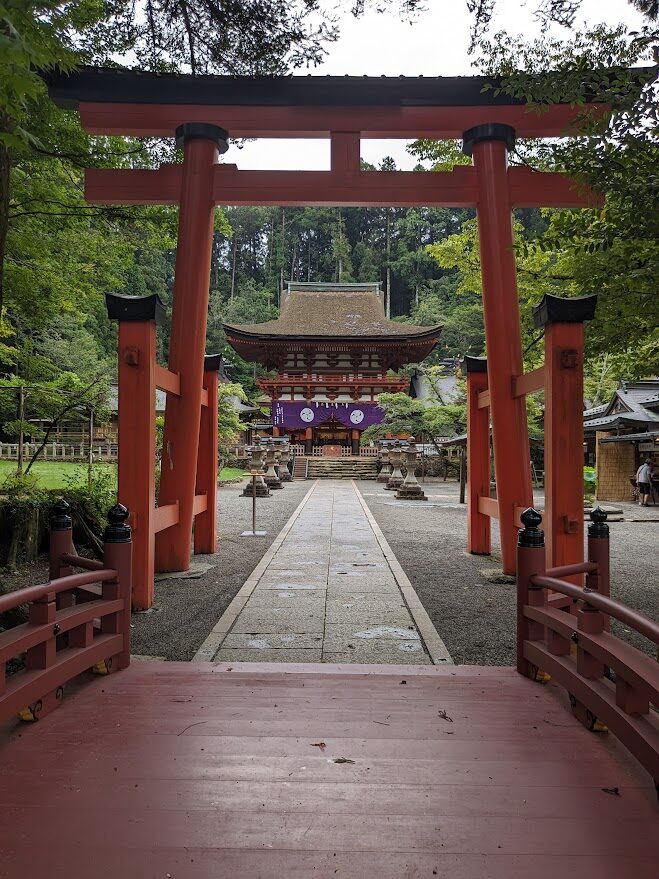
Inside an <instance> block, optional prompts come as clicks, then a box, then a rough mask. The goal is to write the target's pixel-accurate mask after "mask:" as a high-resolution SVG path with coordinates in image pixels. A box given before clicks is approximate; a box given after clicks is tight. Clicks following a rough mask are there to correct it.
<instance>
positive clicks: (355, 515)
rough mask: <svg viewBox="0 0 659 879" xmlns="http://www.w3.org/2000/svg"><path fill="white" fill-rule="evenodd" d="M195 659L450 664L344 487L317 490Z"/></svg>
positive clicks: (325, 484)
mask: <svg viewBox="0 0 659 879" xmlns="http://www.w3.org/2000/svg"><path fill="white" fill-rule="evenodd" d="M431 656H432V659H431ZM195 659H196V660H215V661H223V662H231V661H236V662H238V661H270V662H360V663H404V664H409V663H414V664H430V663H431V662H433V661H434V662H436V663H446V662H450V661H451V660H450V657H449V656H448V653H447V652H446V649H445V647H444V645H443V642H442V641H441V639H440V638H439V636H438V635H437V632H436V631H435V629H434V627H433V626H432V623H431V622H430V620H429V618H428V617H427V614H426V613H425V611H424V610H423V608H422V606H421V604H420V602H419V600H418V598H417V596H416V593H415V592H414V590H413V589H412V587H411V585H410V583H409V580H407V577H406V576H405V574H404V573H403V571H402V569H401V568H400V565H398V563H397V562H396V560H395V557H394V556H393V553H392V552H391V550H390V548H389V546H388V544H387V542H386V540H385V539H384V537H383V535H382V533H381V532H380V530H379V528H378V526H377V524H376V523H375V521H374V520H373V519H372V517H371V516H370V513H368V512H367V508H366V506H365V505H364V504H363V503H362V501H361V497H360V495H359V493H358V491H357V489H356V487H355V485H354V483H353V482H351V481H347V480H331V481H329V480H328V481H319V482H317V483H315V484H314V486H313V487H312V489H311V491H310V492H309V494H308V495H307V496H306V497H305V499H304V500H303V502H302V504H301V505H300V507H299V508H298V509H297V510H296V512H295V513H294V514H293V517H292V518H291V520H289V522H288V523H287V525H286V526H285V527H284V529H283V531H282V532H281V534H280V535H279V537H278V538H277V540H276V541H275V543H274V544H273V546H272V547H271V550H270V551H269V552H268V554H266V556H265V557H264V560H263V563H262V564H261V565H259V566H258V567H257V569H256V570H255V572H254V574H253V575H252V577H251V578H250V580H248V582H247V583H246V584H245V585H244V586H243V588H242V589H241V590H240V592H239V593H238V595H237V596H236V598H235V599H234V601H233V602H232V604H231V605H230V606H229V607H228V608H227V610H226V612H225V613H224V615H223V616H222V618H221V619H220V621H219V622H218V624H217V625H216V626H215V628H214V629H213V632H212V633H211V634H210V635H209V637H208V638H207V639H206V641H205V642H204V644H203V645H202V647H201V648H200V650H199V651H198V653H197V656H196V657H195Z"/></svg>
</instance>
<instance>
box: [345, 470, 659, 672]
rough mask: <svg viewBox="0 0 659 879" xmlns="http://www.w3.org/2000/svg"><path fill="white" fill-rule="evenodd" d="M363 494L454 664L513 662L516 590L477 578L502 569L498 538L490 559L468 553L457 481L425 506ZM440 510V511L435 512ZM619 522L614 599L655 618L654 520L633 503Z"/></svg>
mask: <svg viewBox="0 0 659 879" xmlns="http://www.w3.org/2000/svg"><path fill="white" fill-rule="evenodd" d="M359 490H360V491H361V493H362V495H363V496H364V499H365V501H366V502H367V504H368V506H369V508H370V510H371V512H372V513H373V516H374V517H375V519H376V521H377V523H378V525H379V526H380V528H381V529H382V531H383V532H384V535H385V537H386V538H387V540H388V541H389V544H390V545H391V548H392V549H393V551H394V553H395V554H396V557H397V558H398V561H399V562H400V564H401V565H402V567H403V569H404V571H405V573H406V574H407V576H408V577H409V578H410V580H411V581H412V585H413V586H414V588H415V589H416V591H417V593H418V595H419V598H420V599H421V601H422V603H423V606H424V607H425V609H426V611H427V612H428V614H429V616H430V618H431V620H432V621H433V623H434V625H435V628H436V629H437V631H438V632H439V634H440V636H441V637H442V638H443V639H444V642H445V644H446V646H447V647H448V650H449V652H450V654H451V656H452V657H453V660H454V661H455V662H456V663H461V664H467V665H512V664H513V662H514V658H515V640H514V639H515V587H514V585H511V584H496V583H492V582H489V581H488V580H486V579H485V578H484V576H483V574H482V572H483V571H487V570H488V569H490V570H492V569H494V568H497V567H500V565H501V561H500V557H499V555H498V553H499V551H500V550H499V533H498V526H497V523H496V521H493V523H492V524H493V527H492V550H493V554H492V555H491V556H472V555H468V554H467V553H466V552H465V541H466V535H467V514H466V507H465V506H461V505H460V504H459V503H458V487H457V484H456V483H454V482H435V483H427V484H426V486H425V491H426V494H427V495H428V502H427V503H423V502H417V503H416V504H414V506H412V505H411V502H410V505H406V504H405V502H404V501H398V502H396V501H395V498H392V497H390V493H389V492H385V491H384V490H383V488H382V487H381V486H380V485H378V484H377V483H373V482H360V483H359ZM435 504H437V506H435ZM614 506H622V507H623V508H624V513H625V518H626V519H627V521H624V522H612V523H611V526H610V527H611V595H612V597H613V598H618V599H620V600H621V601H623V602H625V603H626V604H629V605H630V606H631V607H634V608H636V609H637V610H640V611H642V612H643V613H645V614H646V615H648V616H650V617H654V618H656V617H657V615H658V611H659V523H658V522H651V521H643V522H632V521H629V519H630V518H632V517H645V516H647V517H652V518H655V519H656V518H659V508H657V509H656V511H654V510H653V508H649V509H648V510H647V511H641V510H639V508H638V507H634V506H632V505H631V504H615V505H614ZM615 630H616V633H617V634H618V635H620V636H621V637H623V638H625V639H627V640H629V641H630V642H631V643H633V644H635V645H636V646H638V647H640V648H641V649H646V650H647V651H648V652H649V653H652V650H650V648H649V646H648V642H646V641H645V639H643V638H641V637H640V636H637V635H636V634H635V633H633V632H629V630H627V629H626V628H625V627H623V626H620V625H617V624H616V628H615Z"/></svg>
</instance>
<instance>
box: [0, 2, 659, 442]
mask: <svg viewBox="0 0 659 879" xmlns="http://www.w3.org/2000/svg"><path fill="white" fill-rule="evenodd" d="M139 5H140V4H138V6H139ZM472 5H473V4H472ZM480 5H481V6H482V5H483V4H480ZM486 5H489V6H490V7H491V5H492V4H486ZM551 5H552V4H550V6H551ZM569 5H570V4H566V3H561V2H558V3H554V4H553V6H554V7H556V12H555V14H556V15H559V14H560V8H563V9H565V7H566V6H569ZM634 5H636V6H637V7H640V8H641V10H642V11H643V12H644V14H645V16H646V20H647V26H645V27H643V28H642V29H641V30H637V31H635V32H633V33H628V31H627V29H626V28H625V27H623V26H619V27H611V26H599V27H595V28H591V29H590V30H588V31H585V32H576V31H574V30H570V27H569V26H570V24H571V22H570V21H569V20H568V21H567V22H566V23H567V26H568V29H567V35H566V38H565V39H564V40H557V39H555V38H552V37H549V36H547V35H545V36H541V37H540V38H538V39H537V40H534V41H531V42H528V41H525V40H521V39H518V38H515V37H512V36H508V35H505V34H497V35H495V36H493V37H492V38H491V39H488V36H487V30H486V27H487V21H484V20H482V19H479V13H478V10H476V12H475V14H474V15H475V18H474V35H473V48H474V52H475V55H474V57H475V58H476V62H475V65H476V66H475V71H474V72H481V73H485V74H491V75H493V76H494V75H498V76H502V77H503V79H502V80H501V81H500V83H499V84H498V85H497V87H499V88H502V89H503V90H504V91H506V92H507V93H509V94H511V95H517V96H524V97H526V98H527V99H528V100H529V101H530V102H531V103H535V104H536V105H537V107H538V108H539V111H541V109H542V105H543V104H545V103H548V102H551V101H556V100H563V101H574V102H576V103H581V102H583V97H584V94H585V93H586V91H587V90H590V91H591V92H594V93H595V95H596V96H597V97H598V98H599V99H600V100H602V101H605V102H607V103H609V104H610V105H611V106H612V107H613V109H614V114H613V116H612V118H611V121H610V123H609V126H608V128H607V130H606V131H604V132H602V131H598V130H596V129H595V128H594V127H592V128H591V130H590V131H589V133H588V136H587V137H584V138H580V139H579V140H576V141H571V142H564V141H557V142H554V143H543V142H525V143H524V144H523V145H519V146H518V148H517V149H516V150H515V152H514V154H513V155H512V156H511V161H512V162H513V163H524V164H530V165H532V166H533V167H535V168H540V169H557V170H566V171H568V172H570V173H572V174H574V175H575V177H577V178H578V179H580V180H583V181H585V182H587V183H588V184H590V185H591V186H593V187H594V188H596V189H597V190H598V191H600V192H601V193H602V194H604V195H605V196H606V205H605V207H603V208H601V209H593V210H582V211H545V210H521V211H517V212H516V214H515V228H516V240H517V245H516V246H517V261H518V270H519V293H520V303H521V309H522V322H523V333H524V347H525V349H526V351H525V356H526V359H527V361H528V365H529V366H535V365H537V363H538V362H539V359H540V357H541V355H542V345H541V344H539V342H540V339H539V338H538V336H537V335H535V332H534V330H533V327H532V321H531V317H530V315H531V307H532V305H533V304H535V303H537V302H538V301H539V300H540V298H541V297H542V295H543V294H544V293H545V292H552V293H556V294H558V295H565V296H574V295H587V294H591V293H597V294H598V295H599V297H600V304H599V309H598V317H597V320H596V321H594V322H593V324H591V325H590V326H589V328H588V331H587V340H588V341H587V344H588V362H587V384H586V393H587V397H588V399H589V401H590V402H591V403H592V404H593V405H594V404H597V403H600V402H603V401H604V400H606V399H607V398H608V396H609V395H610V393H611V391H612V390H613V388H614V387H615V384H616V382H617V381H618V380H619V379H620V378H627V379H634V378H637V377H641V376H648V375H655V374H657V372H658V371H659V339H658V335H657V333H658V331H657V327H658V326H659V297H658V296H657V293H656V279H657V277H658V272H657V268H658V263H659V260H658V259H657V257H658V255H659V243H658V242H659V235H658V234H657V233H658V232H659V228H658V226H657V217H658V216H659V211H657V192H658V187H657V175H656V169H657V167H658V164H657V157H658V150H657V137H656V132H657V102H656V91H655V85H654V83H655V80H654V76H655V68H654V66H653V58H654V53H655V51H656V50H655V48H654V47H655V46H656V43H657V40H656V36H657V35H656V32H655V30H654V26H653V21H654V20H656V17H657V4H656V3H642V2H641V3H635V4H634ZM141 6H142V7H143V8H145V9H146V11H147V12H148V13H149V16H148V17H147V19H146V21H148V22H149V27H146V25H145V19H144V17H140V16H139V15H137V16H136V14H135V4H124V3H119V2H111V0H106V2H103V0H83V2H78V3H56V2H40V3H37V2H31V0H19V2H4V3H0V107H1V109H0V439H12V438H15V437H16V435H17V433H18V432H20V431H21V430H23V431H24V432H26V433H27V432H29V431H34V422H33V420H34V419H35V418H37V417H38V418H40V419H42V420H43V421H45V422H46V423H47V422H48V420H49V419H50V420H51V421H54V420H56V419H58V418H60V417H61V415H62V412H63V411H64V410H66V409H67V408H69V409H70V408H71V407H73V406H83V407H84V406H93V407H95V408H97V409H101V410H102V407H103V405H104V403H105V402H106V401H107V392H108V387H109V383H110V382H111V381H112V379H113V378H114V374H115V345H116V328H115V327H113V325H111V324H110V323H109V321H108V319H107V316H106V313H105V304H104V294H105V293H106V292H114V293H124V294H130V295H147V294H151V293H157V294H158V295H159V296H160V297H161V299H162V300H163V301H164V303H165V304H166V305H167V306H168V307H169V306H170V304H171V291H172V280H173V270H174V262H175V241H176V224H177V211H176V209H174V208H168V207H157V208H155V207H113V208H106V207H99V206H90V205H87V204H86V203H85V202H84V198H83V169H84V168H85V167H94V166H106V167H107V166H114V167H157V165H158V164H159V163H161V162H165V161H175V160H177V159H178V158H179V157H178V156H177V155H176V152H175V149H174V146H173V144H172V143H171V142H166V141H157V140H136V139H123V138H100V137H89V136H88V135H86V134H85V133H84V132H83V131H82V130H81V128H80V125H79V122H78V119H77V116H76V114H75V113H71V112H67V111H63V110H61V109H58V108H56V107H55V106H54V105H53V104H52V103H51V102H50V100H49V99H48V96H47V93H46V89H45V87H44V85H43V83H42V81H41V79H40V78H39V77H38V76H37V75H36V73H35V72H34V68H35V67H36V68H42V69H52V68H53V67H59V68H63V69H71V68H73V67H74V66H76V65H78V64H81V63H94V64H105V65H113V66H114V65H116V64H117V63H118V62H117V58H120V59H122V60H125V59H126V58H130V59H131V63H132V64H133V65H135V66H139V67H142V68H146V69H156V70H177V69H179V70H190V69H192V70H194V71H196V72H232V73H255V72H256V73H262V72H265V73H285V72H290V71H292V70H295V69H296V68H300V67H305V65H309V64H313V63H315V62H316V61H317V60H319V59H320V58H321V57H322V54H323V52H324V51H325V48H324V47H326V45H327V44H328V43H330V42H331V41H332V40H333V39H335V37H336V33H335V31H334V30H333V25H332V21H331V18H323V16H322V15H321V10H320V9H319V5H318V4H317V3H316V2H309V0H299V2H297V0H296V2H283V0H258V2H257V0H248V2H245V3H242V4H233V3H229V2H225V0H190V2H186V3H171V2H169V0H157V2H156V0H153V2H151V0H145V3H143V4H141ZM418 6H419V4H418V3H415V2H402V0H401V3H400V4H399V6H397V7H396V8H395V11H396V13H397V14H400V15H411V16H413V15H414V14H417V13H418V14H419V15H422V11H418V10H417V8H416V7H418ZM545 6H546V4H545ZM572 6H578V3H577V4H572ZM360 7H363V4H359V3H358V4H355V14H360ZM131 10H132V12H131ZM361 11H363V9H362V10H361ZM184 13H186V14H187V15H188V19H189V16H190V15H192V24H191V23H190V20H188V21H186V18H185V15H184ZM547 14H548V15H549V14H552V13H551V9H549V11H548V12H547ZM218 16H220V18H218ZM236 35H239V39H233V38H232V37H235V36H236ZM241 47H249V51H246V50H245V49H244V48H241ZM640 64H642V65H646V72H645V73H644V74H643V75H642V77H641V78H640V79H639V76H638V75H636V74H635V75H630V74H628V73H627V72H626V71H627V68H629V67H630V66H635V65H640ZM647 65H649V66H647ZM539 70H544V71H549V73H548V74H547V75H546V76H544V77H542V78H541V79H540V80H535V81H532V80H531V79H530V78H529V76H528V75H527V74H528V73H529V72H533V73H535V72H537V71H539ZM239 146H240V145H239V144H238V145H236V146H235V147H233V148H232V153H230V154H229V155H230V156H231V155H232V154H233V155H234V156H237V161H238V163H239V164H240V153H239V152H236V150H239ZM409 150H410V152H411V153H412V155H413V156H415V157H416V159H418V161H419V167H424V168H428V167H431V168H435V169H437V170H447V169H448V168H450V167H452V166H453V165H454V164H456V163H461V162H467V161H468V160H467V159H466V157H464V156H463V155H462V154H461V152H460V149H459V144H457V143H437V142H417V143H415V144H413V145H411V146H410V147H409ZM233 160H234V161H235V160H236V159H235V158H234V159H233ZM380 167H381V168H382V169H383V170H389V169H392V168H393V167H394V163H393V160H392V159H385V160H384V161H383V162H382V164H381V166H380ZM287 280H298V281H344V282H345V281H380V283H381V285H382V289H383V291H384V294H385V297H386V302H387V309H388V311H389V313H390V314H391V316H392V318H394V319H395V320H400V321H411V322H413V323H417V324H422V325H429V324H435V323H439V324H443V326H444V330H443V332H442V336H441V341H440V344H439V346H438V348H437V350H436V351H435V352H434V353H433V355H432V358H431V360H430V362H431V363H432V362H435V363H436V362H438V361H439V360H440V359H442V358H447V357H459V356H461V355H463V354H465V353H471V354H483V353H486V352H485V351H484V336H483V319H482V306H481V293H480V275H479V265H478V239H477V230H476V224H475V220H474V214H473V212H471V211H467V210H450V209H439V208H422V209H393V208H391V209H365V208H347V209H346V208H344V209H318V208H295V209H293V208H286V209H282V208H226V209H224V210H220V209H218V210H217V214H216V230H215V240H214V246H213V261H212V270H211V279H210V313H209V325H208V339H207V350H208V351H209V352H213V353H215V352H221V353H223V354H224V355H225V357H226V358H227V360H228V361H229V362H231V363H233V364H234V372H233V376H234V379H235V380H236V381H237V382H239V383H240V384H241V385H242V386H243V388H244V390H245V392H246V393H247V395H248V396H250V397H253V396H254V395H255V393H256V391H255V384H254V383H255V379H256V378H257V376H258V374H259V373H258V368H255V367H253V366H252V365H251V364H246V363H244V362H243V361H241V360H240V358H239V357H238V356H237V355H236V354H235V352H233V351H232V350H231V349H230V348H228V346H227V345H226V342H225V339H224V336H223V332H222V321H224V320H226V321H229V322H237V323H239V322H258V321H263V320H267V319H270V318H273V317H275V316H276V315H277V313H278V305H279V297H280V291H281V288H282V284H283V283H285V282H286V281H287ZM159 348H160V352H159V353H160V356H161V357H162V358H163V359H165V358H166V356H167V348H168V329H167V327H163V328H162V329H161V330H159ZM19 387H23V388H25V389H26V391H25V399H24V401H23V409H22V410H21V409H20V408H19V395H18V391H17V389H18V388H19ZM35 438H38V437H35Z"/></svg>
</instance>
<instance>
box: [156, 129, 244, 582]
mask: <svg viewBox="0 0 659 879" xmlns="http://www.w3.org/2000/svg"><path fill="white" fill-rule="evenodd" d="M227 137H228V133H227V132H226V131H225V130H224V129H223V128H219V127H218V126H217V125H208V124H206V123H202V122H193V123H186V124H185V125H180V126H179V127H178V128H177V129H176V143H177V146H179V147H183V151H184V159H183V167H182V181H181V195H180V210H179V223H178V245H177V249H176V275H175V279H174V305H173V310H172V333H171V339H170V345H169V369H170V371H171V372H174V373H177V374H178V376H179V378H180V396H178V397H174V396H173V395H171V394H170V395H168V397H167V408H166V410H165V431H164V438H163V452H162V465H161V476H160V493H159V496H158V503H159V504H160V505H161V506H164V505H167V504H175V503H177V502H178V507H179V509H178V521H177V523H176V524H175V525H173V526H172V527H171V528H168V529H167V531H166V532H161V533H160V534H158V535H157V536H156V568H157V569H158V570H159V571H186V570H187V569H188V568H189V567H190V544H191V539H192V522H193V519H194V499H195V478H196V474H197V456H198V449H199V430H200V413H201V402H202V395H203V382H204V352H205V344H206V321H207V316H208V290H209V278H210V267H211V249H212V244H213V224H214V219H215V200H214V197H213V183H214V179H215V166H216V164H217V161H218V158H219V154H220V153H224V152H226V151H227V149H228V145H227Z"/></svg>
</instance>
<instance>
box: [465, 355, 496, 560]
mask: <svg viewBox="0 0 659 879" xmlns="http://www.w3.org/2000/svg"><path fill="white" fill-rule="evenodd" d="M486 390H487V373H485V372H468V373H467V549H468V551H469V552H472V553H475V554H476V555H489V554H490V552H491V550H492V540H491V531H490V517H489V516H487V515H485V514H484V513H482V512H481V510H480V506H479V498H486V497H489V494H490V413H489V410H488V409H481V408H479V406H478V395H479V394H480V393H481V392H484V391H486Z"/></svg>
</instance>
